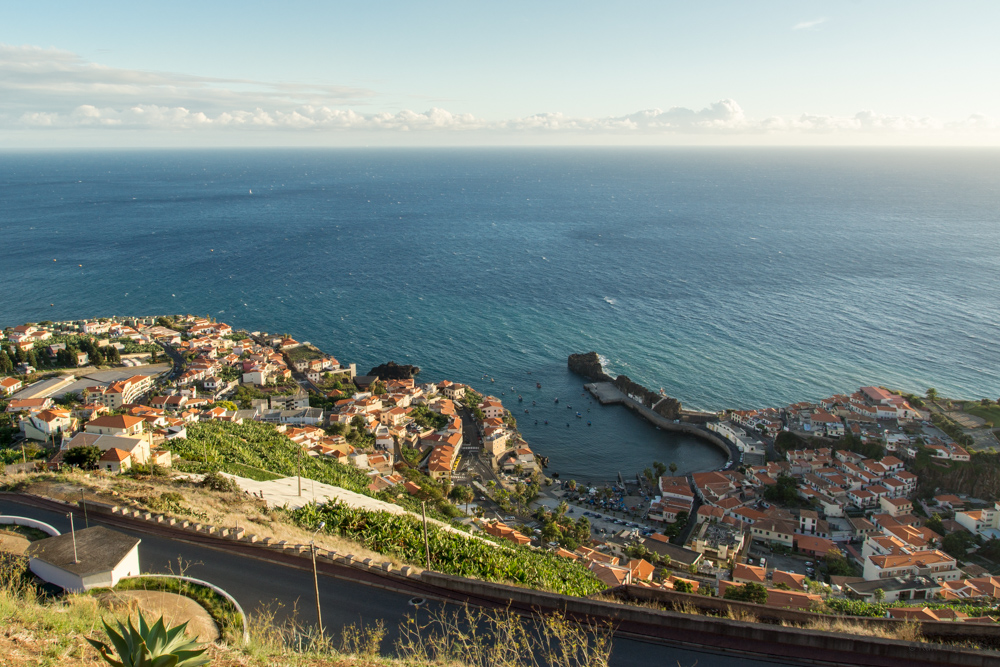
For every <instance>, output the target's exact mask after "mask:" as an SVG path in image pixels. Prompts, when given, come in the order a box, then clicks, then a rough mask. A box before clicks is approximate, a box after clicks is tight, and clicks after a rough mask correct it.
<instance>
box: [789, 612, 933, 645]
mask: <svg viewBox="0 0 1000 667" xmlns="http://www.w3.org/2000/svg"><path fill="white" fill-rule="evenodd" d="M781 625H782V626H783V627H786V628H787V627H791V628H802V629H804V630H820V631H824V632H837V633H840V634H847V635H854V636H857V637H877V638H879V639H895V640H898V641H903V642H927V639H926V638H925V637H924V636H923V635H922V634H921V632H920V623H919V622H917V621H906V622H905V623H899V624H895V625H891V626H890V625H880V624H874V623H866V622H865V621H863V620H860V619H859V620H857V621H854V620H850V619H845V618H819V619H817V620H815V621H812V622H810V623H807V624H795V623H787V622H784V623H782V624H781Z"/></svg>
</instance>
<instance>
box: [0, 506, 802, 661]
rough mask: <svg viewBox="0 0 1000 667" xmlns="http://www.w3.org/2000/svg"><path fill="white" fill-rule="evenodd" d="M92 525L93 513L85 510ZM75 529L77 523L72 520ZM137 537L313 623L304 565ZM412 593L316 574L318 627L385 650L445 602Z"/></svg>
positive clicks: (646, 648)
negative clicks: (363, 637)
mask: <svg viewBox="0 0 1000 667" xmlns="http://www.w3.org/2000/svg"><path fill="white" fill-rule="evenodd" d="M0 513H2V514H11V515H17V516H26V517H30V518H34V519H37V520H40V521H44V522H46V523H49V524H50V525H52V526H54V527H55V528H56V529H58V530H60V531H69V519H68V518H67V517H66V515H65V514H61V513H57V512H53V511H48V510H43V509H38V508H34V507H30V506H26V505H21V504H19V503H14V502H11V501H9V500H0ZM91 517H92V519H93V521H92V524H93V523H98V519H99V517H95V516H94V515H91ZM74 521H75V522H76V525H77V527H78V528H79V527H82V520H81V519H78V518H74ZM111 527H112V528H113V529H114V530H119V531H121V532H125V533H128V534H131V535H135V536H136V537H139V538H141V539H142V542H141V544H140V545H139V561H140V564H141V567H142V569H143V571H144V572H149V573H165V574H169V573H171V572H172V573H174V574H176V573H177V570H178V559H180V560H181V561H183V563H184V564H185V574H187V575H189V576H192V577H197V578H199V579H205V580H207V581H210V582H212V583H214V584H216V585H218V586H220V587H222V588H223V589H225V590H226V591H228V592H229V593H230V594H231V595H232V596H233V597H235V598H236V599H237V600H238V601H239V603H240V604H241V605H242V606H243V608H244V610H245V611H247V613H249V614H254V613H255V612H256V611H257V610H260V609H262V608H266V609H271V610H272V611H274V612H275V614H276V618H278V619H281V620H286V619H291V618H293V617H294V618H295V619H296V620H297V621H298V622H299V623H301V624H315V622H316V614H315V603H314V597H313V595H314V593H313V580H312V572H311V570H310V569H308V561H306V560H304V559H303V563H304V564H305V565H306V567H303V568H298V567H293V566H290V565H287V564H282V563H274V562H268V561H264V560H260V559H258V558H254V557H250V556H246V555H242V554H236V553H232V552H230V551H227V550H223V549H217V548H213V547H207V546H203V545H200V544H192V543H189V542H186V541H182V540H178V539H169V538H165V537H161V536H158V535H152V534H149V533H146V532H141V531H133V530H128V529H123V528H122V527H120V526H118V525H113V526H111ZM412 597H413V593H412V592H399V591H395V590H388V589H385V588H379V587H376V586H373V585H369V584H365V583H361V582H359V581H351V580H348V579H344V578H341V577H334V576H329V575H326V574H322V573H321V575H320V602H321V604H322V610H323V622H324V626H325V627H326V628H327V629H328V632H330V633H331V634H334V635H339V633H340V629H341V628H342V627H343V626H345V625H348V624H351V623H353V624H355V625H371V624H374V623H375V622H376V621H378V620H381V621H383V622H384V623H385V625H386V628H387V630H388V633H387V640H386V641H385V643H383V651H388V650H391V646H392V644H393V643H394V641H395V639H396V637H397V636H398V632H397V629H398V628H399V627H400V625H401V624H402V623H403V622H404V621H405V619H406V617H407V616H408V615H415V616H416V617H417V619H418V620H426V619H427V618H428V616H429V614H430V613H432V612H433V611H435V610H439V609H441V607H442V605H443V603H441V602H438V601H434V600H429V601H428V602H427V604H425V605H423V606H421V607H420V608H419V609H418V608H415V607H414V606H413V605H411V604H410V600H411V599H412ZM611 664H612V665H614V666H615V667H630V666H632V665H670V666H671V667H672V666H673V665H679V666H681V667H690V666H693V665H698V667H724V666H725V667H762V666H764V665H778V664H797V663H788V662H772V661H770V660H765V659H756V658H746V657H742V656H738V655H724V654H719V653H713V652H709V651H703V650H691V649H687V648H679V647H675V646H666V645H663V644H660V643H655V642H651V641H642V640H636V639H633V638H630V637H622V636H617V637H615V639H614V649H613V653H612V659H611Z"/></svg>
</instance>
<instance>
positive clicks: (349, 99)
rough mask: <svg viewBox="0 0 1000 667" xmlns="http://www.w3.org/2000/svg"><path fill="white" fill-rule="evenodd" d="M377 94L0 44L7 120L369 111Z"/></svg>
mask: <svg viewBox="0 0 1000 667" xmlns="http://www.w3.org/2000/svg"><path fill="white" fill-rule="evenodd" d="M374 96H375V93H374V91H371V90H367V89H363V88H353V87H348V86H331V85H308V84H289V83H276V82H269V81H252V80H247V79H222V78H213V77H204V76H194V75H190V74H180V73H175V72H146V71H142V70H129V69H121V68H114V67H105V66H103V65H98V64H96V63H91V62H87V61H85V60H83V59H82V58H80V57H79V56H78V55H76V54H74V53H70V52H68V51H61V50H58V49H42V48H38V47H34V46H11V45H6V44H0V113H7V114H10V113H15V114H19V113H25V112H28V113H34V112H38V111H40V110H42V109H44V111H46V112H56V113H65V112H68V111H71V110H73V109H76V108H77V107H78V106H80V105H81V104H89V105H92V106H95V107H100V108H104V107H114V108H119V109H121V108H125V107H127V106H130V105H133V104H136V103H140V104H144V105H157V106H168V107H175V106H176V107H185V108H193V107H197V108H198V109H199V110H201V111H203V112H205V113H218V112H223V111H226V110H229V109H233V108H237V109H239V108H242V109H246V108H250V109H253V108H256V107H289V106H297V105H302V104H327V105H332V104H337V105H352V104H361V103H365V102H366V101H367V100H369V99H371V98H372V97H374Z"/></svg>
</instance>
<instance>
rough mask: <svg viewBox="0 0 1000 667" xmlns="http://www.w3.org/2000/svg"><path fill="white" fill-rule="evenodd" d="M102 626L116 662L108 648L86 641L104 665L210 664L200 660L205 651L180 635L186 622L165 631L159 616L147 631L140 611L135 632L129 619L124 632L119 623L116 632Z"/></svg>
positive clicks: (189, 666) (177, 666)
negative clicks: (115, 656)
mask: <svg viewBox="0 0 1000 667" xmlns="http://www.w3.org/2000/svg"><path fill="white" fill-rule="evenodd" d="M103 623H104V631H105V632H106V633H107V634H108V639H110V640H111V643H112V644H114V648H115V651H117V652H118V660H115V659H114V658H113V657H111V655H110V653H109V649H110V647H109V646H108V645H107V644H105V643H104V642H99V641H97V640H96V639H91V638H89V637H87V638H86V639H87V641H88V642H90V644H91V646H93V647H94V648H96V649H97V650H98V652H100V654H101V657H102V658H104V660H105V661H106V662H107V663H108V664H111V665H114V666H115V667H198V665H207V664H208V663H209V662H210V660H209V659H208V658H203V657H201V654H202V653H204V652H205V651H206V650H207V648H208V647H206V646H202V645H201V644H198V643H197V642H195V641H194V640H193V639H189V638H188V637H187V636H186V635H185V634H184V630H185V628H187V621H185V622H184V623H181V624H180V625H175V626H174V627H172V628H168V627H166V625H165V624H164V623H163V617H162V616H160V619H159V620H158V621H156V623H154V624H153V626H152V627H150V626H149V624H148V623H146V619H145V618H144V617H143V615H142V612H141V611H140V612H139V628H138V629H136V627H135V626H134V625H132V619H129V622H128V627H127V628H126V627H125V625H124V624H122V623H121V621H119V622H118V630H117V631H116V630H115V629H114V628H112V627H111V626H110V625H108V623H107V621H103Z"/></svg>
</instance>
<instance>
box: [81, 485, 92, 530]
mask: <svg viewBox="0 0 1000 667" xmlns="http://www.w3.org/2000/svg"><path fill="white" fill-rule="evenodd" d="M80 500H81V501H82V502H83V521H84V523H86V525H87V528H90V518H89V517H88V516H87V495H86V492H85V491H84V490H83V489H80Z"/></svg>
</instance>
